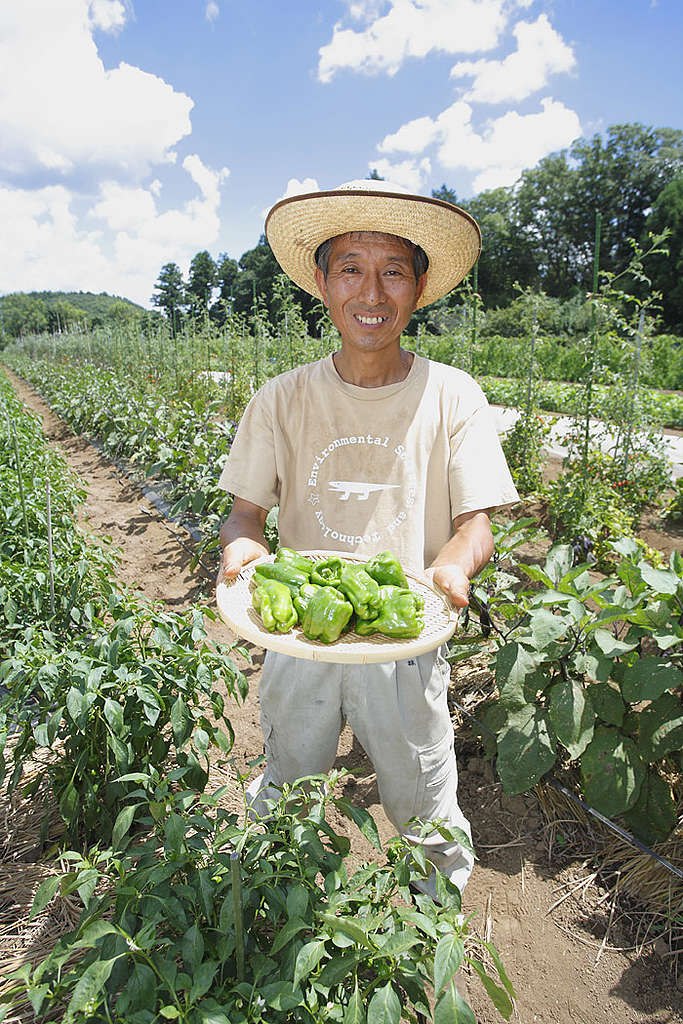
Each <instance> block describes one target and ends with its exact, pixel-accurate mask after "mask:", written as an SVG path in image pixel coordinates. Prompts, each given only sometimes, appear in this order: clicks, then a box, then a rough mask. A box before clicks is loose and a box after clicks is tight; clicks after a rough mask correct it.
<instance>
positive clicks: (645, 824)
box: [624, 769, 678, 843]
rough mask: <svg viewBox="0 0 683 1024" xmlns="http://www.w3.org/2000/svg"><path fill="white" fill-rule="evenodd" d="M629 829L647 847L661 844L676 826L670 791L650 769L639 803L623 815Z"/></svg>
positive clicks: (676, 817) (673, 804) (675, 814)
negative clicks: (648, 844)
mask: <svg viewBox="0 0 683 1024" xmlns="http://www.w3.org/2000/svg"><path fill="white" fill-rule="evenodd" d="M624 821H625V822H626V824H627V826H628V828H630V829H631V831H632V832H634V833H635V834H636V835H637V836H639V837H640V838H641V839H643V840H644V841H645V842H646V843H661V842H663V841H664V840H665V839H667V838H668V837H669V835H670V834H671V832H672V831H673V829H674V828H675V827H676V824H677V822H678V814H677V811H676V803H675V801H674V798H673V795H672V793H671V787H670V786H669V784H668V783H667V782H666V780H665V779H663V778H662V777H661V775H659V773H658V772H657V771H656V770H653V769H650V771H649V772H648V774H647V777H646V778H645V781H644V782H643V785H642V787H641V789H640V793H639V795H638V799H637V800H636V802H635V804H634V805H633V807H632V808H631V810H629V811H627V812H626V814H625V815H624Z"/></svg>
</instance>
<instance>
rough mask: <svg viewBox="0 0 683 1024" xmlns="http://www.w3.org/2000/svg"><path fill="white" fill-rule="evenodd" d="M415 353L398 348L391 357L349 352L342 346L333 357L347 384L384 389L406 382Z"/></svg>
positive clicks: (379, 354)
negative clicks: (389, 385) (388, 385)
mask: <svg viewBox="0 0 683 1024" xmlns="http://www.w3.org/2000/svg"><path fill="white" fill-rule="evenodd" d="M413 358H414V357H413V353H412V352H407V351H406V350H405V349H403V348H396V349H395V350H394V351H393V352H392V353H391V355H390V356H387V355H385V354H384V353H374V352H351V353H350V352H348V351H346V350H345V349H344V346H343V345H342V347H341V349H340V351H339V352H335V353H334V355H333V356H332V361H333V363H334V366H335V369H336V371H337V373H338V374H339V376H340V377H341V379H342V380H343V381H345V382H346V383H347V384H355V386H356V387H359V388H382V387H386V385H387V384H398V383H400V381H402V380H405V379H406V377H407V376H408V374H409V372H410V367H411V366H412V365H413Z"/></svg>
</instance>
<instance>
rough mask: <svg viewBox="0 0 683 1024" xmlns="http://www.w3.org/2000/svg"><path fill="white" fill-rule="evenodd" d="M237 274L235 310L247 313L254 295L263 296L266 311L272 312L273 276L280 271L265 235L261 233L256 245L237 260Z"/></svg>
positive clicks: (252, 302)
mask: <svg viewBox="0 0 683 1024" xmlns="http://www.w3.org/2000/svg"><path fill="white" fill-rule="evenodd" d="M239 271H240V272H239V274H238V275H237V277H236V279H235V291H234V298H235V310H236V312H238V313H249V312H250V311H251V308H252V306H253V304H254V299H255V297H256V296H259V295H262V296H263V297H264V298H265V301H266V305H267V308H268V313H269V314H271V315H272V314H273V313H274V312H275V311H274V309H273V302H272V296H273V291H274V289H273V286H274V283H275V278H276V277H277V276H278V274H280V273H282V271H281V270H280V265H279V263H278V262H277V260H276V259H275V257H274V256H273V251H272V249H271V248H270V245H269V244H268V239H267V238H266V236H265V235H261V237H260V238H259V241H258V245H256V246H254V248H253V249H248V250H247V252H245V253H244V254H243V255H242V257H241V258H240V261H239Z"/></svg>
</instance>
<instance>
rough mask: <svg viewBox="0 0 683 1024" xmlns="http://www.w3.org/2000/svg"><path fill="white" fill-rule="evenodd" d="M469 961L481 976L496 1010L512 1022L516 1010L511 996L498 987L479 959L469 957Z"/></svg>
mask: <svg viewBox="0 0 683 1024" xmlns="http://www.w3.org/2000/svg"><path fill="white" fill-rule="evenodd" d="M468 960H469V963H471V964H472V966H473V967H474V969H475V971H476V972H477V974H478V975H479V977H480V979H481V983H482V985H483V986H484V988H485V989H486V992H487V994H488V997H489V999H490V1000H491V1002H492V1003H493V1005H494V1006H495V1008H496V1009H497V1010H498V1013H499V1014H500V1015H501V1017H504V1018H505V1020H510V1017H511V1016H512V1011H513V1009H514V1006H513V1004H512V1000H511V999H510V996H509V995H508V994H507V992H506V991H505V989H504V988H501V987H500V985H497V984H496V982H495V981H494V980H493V978H492V977H491V976H490V975H489V974H487V972H486V968H485V967H484V965H483V963H482V962H481V960H477V958H476V957H474V956H471V957H469V958H468Z"/></svg>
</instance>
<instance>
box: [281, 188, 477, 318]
mask: <svg viewBox="0 0 683 1024" xmlns="http://www.w3.org/2000/svg"><path fill="white" fill-rule="evenodd" d="M349 231H379V232H382V233H384V234H390V235H398V236H399V237H401V238H407V239H409V241H411V242H414V243H415V244H416V245H419V246H421V247H422V248H423V249H424V251H425V252H426V254H427V258H428V259H429V268H428V270H427V278H426V283H425V288H424V291H423V292H422V295H421V296H420V299H419V301H418V303H417V306H416V308H417V309H419V308H420V307H422V306H428V305H429V304H430V303H431V302H435V301H436V300H437V299H440V298H441V297H442V296H443V295H447V294H448V292H450V291H451V290H452V289H453V288H455V286H456V285H458V284H459V283H460V282H461V281H462V280H463V278H464V277H465V276H466V275H467V274H468V273H469V271H470V270H471V269H472V267H473V266H474V264H475V263H476V261H477V259H478V258H479V253H480V251H481V232H480V231H479V226H478V224H477V222H476V221H475V220H474V218H473V217H471V216H470V215H469V214H468V213H467V212H466V211H465V210H461V209H460V207H459V206H454V205H453V204H452V203H447V202H445V201H444V200H441V199H432V198H428V197H426V196H416V195H411V194H409V193H401V192H382V191H377V190H373V191H367V192H366V191H363V190H362V189H344V190H342V189H335V190H333V191H329V192H308V193H305V194H304V195H298V196H290V197H289V198H288V199H281V200H280V202H279V203H276V204H275V206H274V207H273V208H272V210H271V211H270V213H269V214H268V217H267V218H266V237H267V238H268V242H269V243H270V247H271V249H272V250H273V254H274V256H275V258H276V260H277V261H278V263H279V264H280V266H281V267H282V269H283V270H284V272H285V274H287V276H288V277H291V279H292V281H294V283H295V284H298V285H299V287H300V288H303V289H304V291H306V292H309V294H311V295H314V296H315V297H316V298H318V299H322V295H321V294H320V291H319V289H318V286H317V284H316V283H315V269H316V265H315V252H316V250H317V248H318V246H319V245H321V244H322V243H323V242H325V241H327V239H328V238H334V237H335V236H336V235H343V234H346V233H347V232H349Z"/></svg>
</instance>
